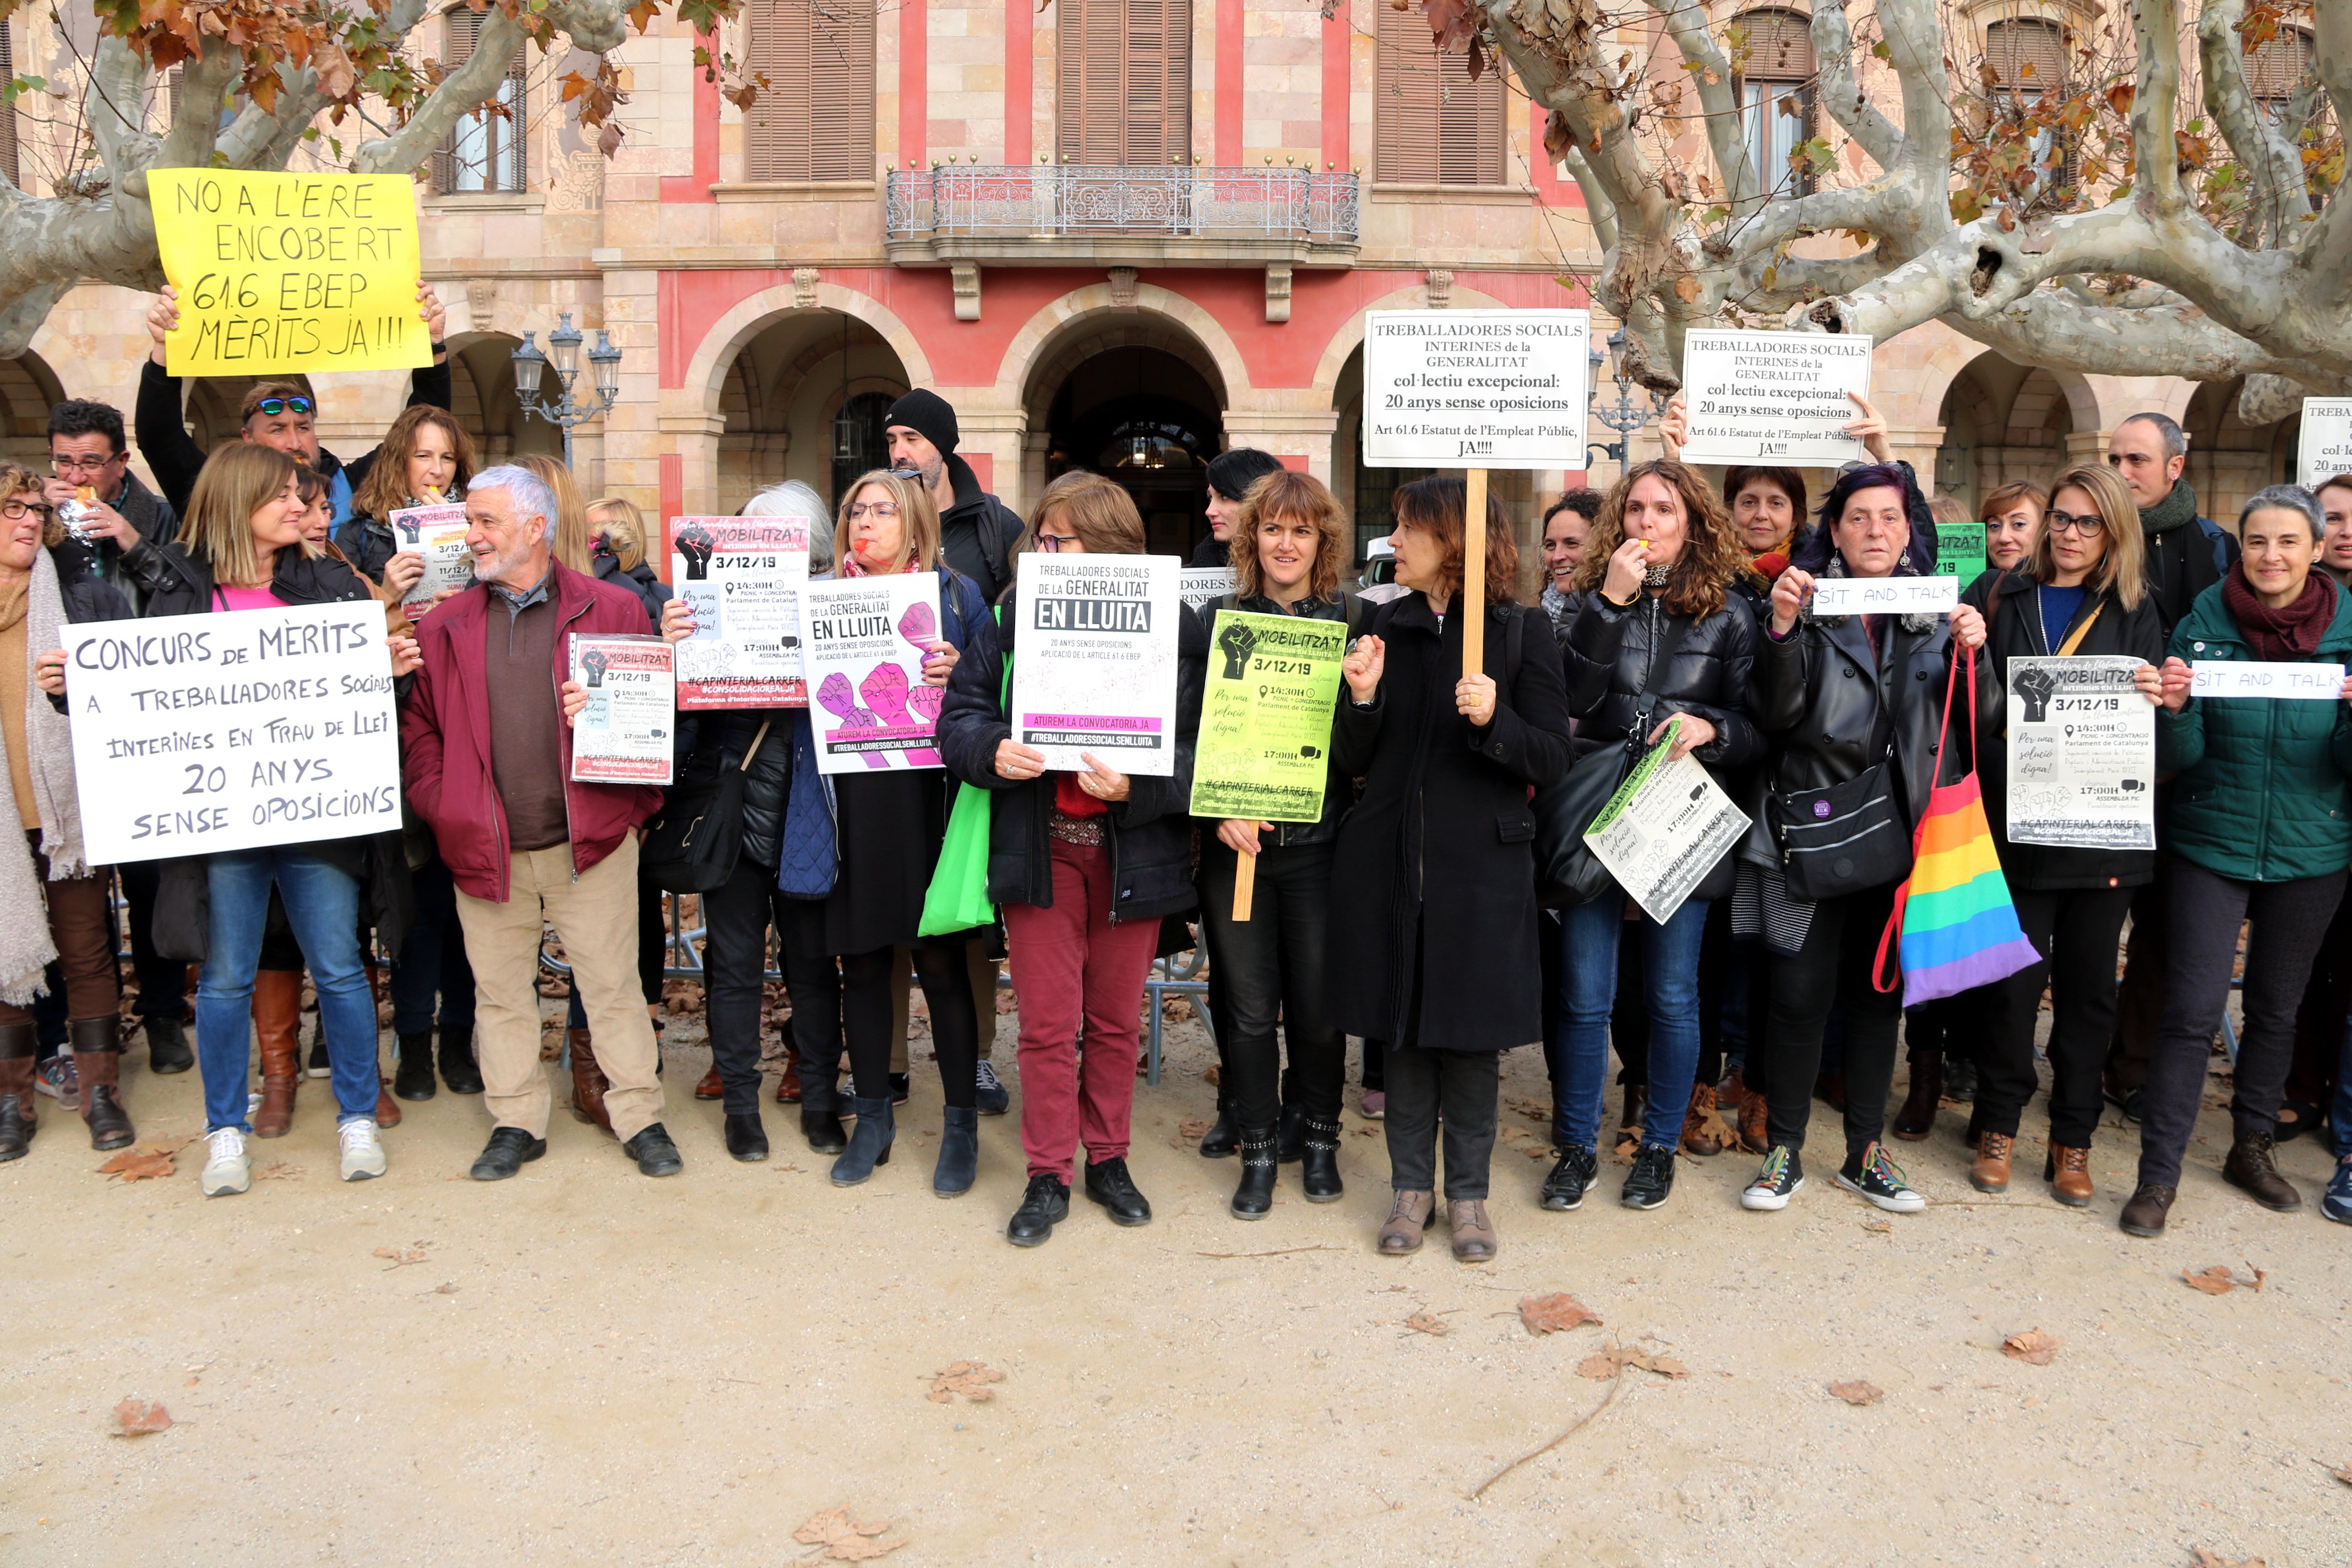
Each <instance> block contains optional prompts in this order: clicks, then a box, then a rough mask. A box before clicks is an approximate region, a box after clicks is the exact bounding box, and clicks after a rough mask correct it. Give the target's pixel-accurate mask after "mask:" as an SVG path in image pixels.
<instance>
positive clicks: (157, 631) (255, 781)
mask: <svg viewBox="0 0 2352 1568" xmlns="http://www.w3.org/2000/svg"><path fill="white" fill-rule="evenodd" d="M65 646H66V706H67V709H68V712H69V714H70V717H71V719H72V723H73V749H74V776H75V778H76V780H77V781H78V783H79V786H80V795H81V831H82V843H83V846H84V848H85V849H86V851H87V853H88V855H89V860H90V863H91V864H92V865H101V866H102V865H110V864H121V863H122V862H124V861H130V860H153V859H158V858H166V857H172V856H180V855H212V854H218V853H221V852H223V851H226V850H231V849H256V848H259V847H263V846H265V845H272V844H308V843H310V842H312V841H313V840H316V839H321V838H348V837H352V836H354V835H357V834H363V833H380V832H383V831H385V830H387V829H396V828H398V827H399V826H400V738H399V734H398V732H397V727H396V724H395V721H394V709H393V699H392V656H391V655H390V653H389V652H387V651H386V649H385V647H384V624H383V607H382V606H381V605H377V604H376V603H375V602H374V601H373V600H372V599H371V600H365V601H362V602H360V603H356V604H349V605H303V606H302V607H300V608H299V609H288V610H237V611H228V612H224V613H221V614H217V615H210V616H173V617H170V618H167V619H163V620H152V621H98V622H93V623H89V624H87V625H83V626H68V627H67V628H66V631H65Z"/></svg>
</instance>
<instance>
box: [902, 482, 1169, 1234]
mask: <svg viewBox="0 0 2352 1568" xmlns="http://www.w3.org/2000/svg"><path fill="white" fill-rule="evenodd" d="M1033 551H1042V552H1050V553H1058V554H1064V555H1137V556H1139V555H1141V554H1142V553H1143V552H1144V536H1143V519H1142V517H1141V515H1140V514H1139V513H1138V512H1137V511H1136V510H1135V502H1134V500H1132V499H1130V498H1129V495H1128V493H1127V492H1126V491H1125V490H1123V489H1119V488H1118V486H1117V485H1116V484H1113V483H1112V482H1111V481H1110V480H1108V479H1104V478H1103V477H1102V476H1101V475H1099V474H1087V473H1074V474H1065V475H1063V476H1062V477H1061V478H1060V479H1055V481H1054V482H1053V483H1052V484H1050V485H1048V486H1046V487H1045V494H1044V495H1042V496H1040V497H1039V498H1038V500H1037V506H1036V509H1035V510H1034V511H1032V512H1031V513H1030V514H1029V527H1028V529H1027V531H1025V532H1024V533H1023V534H1022V536H1021V543H1020V546H1019V551H1018V552H1017V553H1027V552H1033ZM997 608H998V612H999V615H1000V616H1001V617H1002V619H1001V624H1000V626H999V629H998V633H997V636H996V637H989V638H982V639H975V640H974V642H973V644H972V646H971V658H966V659H964V660H963V661H962V662H961V663H960V664H958V665H957V666H956V671H955V676H954V679H953V680H952V682H951V683H950V686H949V688H948V701H947V708H946V710H945V711H944V712H942V713H941V714H940V752H941V753H942V754H943V755H944V756H945V757H946V758H947V764H948V767H949V769H950V771H951V772H952V773H954V774H955V775H956V776H957V777H958V778H960V779H961V780H962V781H963V782H964V783H965V784H978V785H980V786H981V787H982V788H984V789H989V790H992V791H994V792H996V793H995V794H994V795H992V796H991V797H990V802H989V804H990V806H991V808H992V809H991V811H990V815H989V856H988V896H989V897H990V898H992V899H993V900H996V902H997V905H998V907H999V909H1000V910H1002V912H1003V917H1004V931H1005V945H1006V949H1007V954H1008V956H1009V958H1010V959H1011V962H1012V968H1013V988H1014V990H1015V991H1016V992H1018V994H1020V997H1021V1042H1020V1050H1021V1091H1022V1092H1021V1143H1022V1147H1023V1149H1024V1152H1026V1154H1027V1156H1028V1161H1029V1186H1028V1190H1027V1191H1026V1192H1025V1193H1024V1194H1023V1195H1022V1199H1021V1206H1020V1208H1019V1209H1017V1210H1015V1211H1014V1213H1013V1219H1012V1221H1011V1223H1010V1224H1008V1225H1007V1226H1005V1233H1004V1234H1005V1238H1006V1239H1007V1240H1009V1241H1011V1242H1012V1243H1013V1245H1014V1246H1015V1247H1036V1246H1040V1245H1042V1244H1043V1243H1044V1242H1045V1240H1046V1239H1047V1238H1048V1237H1051V1236H1052V1235H1053V1234H1054V1226H1056V1225H1057V1224H1059V1223H1060V1222H1061V1221H1063V1220H1065V1219H1067V1218H1068V1217H1069V1214H1070V1177H1071V1175H1072V1174H1073V1166H1074V1163H1075V1162H1074V1160H1073V1158H1072V1154H1073V1151H1074V1150H1075V1149H1076V1147H1077V1146H1078V1145H1079V1144H1081V1143H1083V1144H1084V1146H1085V1149H1086V1154H1087V1168H1086V1192H1087V1197H1089V1198H1091V1199H1092V1200H1094V1201H1095V1202H1096V1203H1097V1204H1100V1205H1102V1206H1103V1207H1104V1208H1105V1209H1107V1210H1108V1211H1109V1214H1110V1217H1111V1221H1112V1223H1114V1224H1116V1225H1127V1226H1136V1225H1149V1224H1150V1222H1151V1205H1150V1203H1149V1202H1148V1201H1147V1200H1146V1199H1145V1198H1144V1195H1143V1194H1142V1193H1140V1192H1139V1191H1138V1190H1137V1189H1136V1185H1135V1182H1134V1179H1133V1178H1132V1177H1131V1176H1129V1174H1128V1170H1127V1149H1128V1127H1129V1114H1130V1112H1131V1111H1132V1110H1133V1109H1134V1103H1135V1056H1136V1047H1137V1044H1138V1037H1139V1035H1140V1034H1141V1032H1142V1030H1141V1025H1140V1021H1139V1017H1138V1013H1139V1004H1140V1003H1141V1001H1142V999H1143V981H1144V976H1145V975H1146V974H1147V973H1149V972H1150V968H1151V960H1152V957H1153V954H1154V952H1156V950H1157V949H1158V947H1159V942H1160V920H1161V918H1162V917H1164V916H1167V915H1175V914H1182V913H1184V912H1185V911H1186V910H1190V909H1192V905H1193V901H1194V893H1193V886H1192V817H1190V816H1187V815H1186V814H1185V805H1186V804H1187V802H1188V801H1189V800H1190V798H1191V796H1192V737H1193V726H1194V724H1195V722H1196V721H1197V719H1198V716H1199V714H1200V711H1201V688H1202V674H1203V671H1204V669H1205V668H1206V665H1207V659H1208V637H1206V636H1205V635H1204V634H1203V632H1202V629H1201V621H1200V617H1199V616H1195V615H1194V614H1193V613H1192V610H1191V609H1190V608H1189V607H1188V606H1186V605H1183V604H1181V602H1179V603H1177V604H1176V605H1174V608H1175V610H1176V612H1177V628H1178V634H1177V655H1178V658H1177V674H1176V691H1175V701H1174V702H1173V704H1172V705H1171V706H1172V709H1173V711H1174V712H1175V714H1176V731H1175V734H1174V735H1173V737H1171V739H1172V741H1173V750H1174V764H1175V765H1174V768H1173V771H1172V772H1171V773H1168V774H1166V775H1164V776H1148V775H1144V774H1128V773H1120V772H1118V770H1117V769H1115V768H1112V767H1109V766H1108V765H1107V764H1105V763H1101V762H1100V761H1097V760H1092V759H1089V760H1090V762H1091V765H1090V766H1089V767H1088V769H1087V771H1086V772H1085V773H1059V772H1055V773H1049V772H1048V771H1047V770H1046V767H1045V753H1044V752H1040V751H1038V750H1037V749H1036V748H1035V747H1034V746H1026V745H1023V744H1022V743H1021V742H1017V741H1015V740H1014V739H1013V725H1012V721H1011V716H1010V714H1009V712H1008V711H1007V701H1008V699H1007V693H1006V688H1007V686H1008V685H1009V683H1010V670H1009V666H1010V664H1011V662H1012V660H1013V658H1014V657H1015V653H1014V645H1015V641H1016V628H1017V627H1018V626H1019V625H1020V590H1019V589H1018V587H1017V586H1016V587H1014V588H1013V589H1008V590H1007V591H1006V592H1005V594H1004V595H1003V597H1002V598H1001V599H1000V600H998V602H997ZM1081 1028H1083V1029H1084V1030H1085V1032H1086V1056H1085V1062H1084V1068H1083V1076H1081V1067H1080V1062H1079V1058H1078V1047H1077V1040H1078V1033H1079V1030H1080V1029H1081Z"/></svg>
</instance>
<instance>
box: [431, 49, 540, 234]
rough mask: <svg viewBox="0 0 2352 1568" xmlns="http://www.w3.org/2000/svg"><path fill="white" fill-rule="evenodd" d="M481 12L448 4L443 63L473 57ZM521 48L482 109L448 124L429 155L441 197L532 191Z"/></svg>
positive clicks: (526, 72) (526, 70) (456, 63)
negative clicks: (431, 158)
mask: <svg viewBox="0 0 2352 1568" xmlns="http://www.w3.org/2000/svg"><path fill="white" fill-rule="evenodd" d="M484 15H485V13H483V12H480V11H476V10H474V9H472V8H471V7H469V6H465V5H458V6H454V7H452V8H451V9H450V10H449V11H447V12H446V13H445V14H444V16H442V18H441V20H442V24H443V26H446V27H447V29H448V35H447V37H446V39H445V40H444V42H443V47H442V56H441V63H442V65H443V66H444V67H445V68H447V69H449V70H453V71H454V70H456V69H457V68H458V67H459V66H462V65H464V64H465V63H466V62H467V60H469V59H471V58H474V46H475V44H476V43H477V42H478V41H479V40H480V38H481V36H482V17H483V16H484ZM523 49H524V46H522V45H521V44H517V45H516V46H515V52H514V58H512V59H511V60H509V61H508V62H507V74H506V76H505V78H504V79H502V80H500V81H499V86H498V90H497V91H496V92H495V93H493V94H492V95H491V96H490V99H489V100H488V102H486V103H485V104H483V105H482V107H481V108H479V109H478V110H474V111H473V112H472V113H471V114H468V115H467V116H466V117H465V118H464V119H462V120H460V121H457V124H456V125H455V126H453V127H451V128H450V132H449V134H448V137H447V138H446V140H445V141H444V142H442V143H441V147H440V150H439V151H438V152H436V153H434V154H433V188H434V189H435V190H436V191H437V192H439V193H440V194H442V195H454V194H457V193H459V192H481V191H503V192H521V191H527V190H529V189H530V161H529V155H528V153H527V151H526V148H527V144H528V142H529V137H528V136H527V135H526V134H525V132H526V130H527V128H528V119H529V115H528V108H527V105H526V101H525V89H526V88H527V86H528V76H529V70H530V67H529V65H528V63H527V62H526V60H525V59H524V58H523Z"/></svg>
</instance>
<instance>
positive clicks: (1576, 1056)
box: [1541, 461, 1764, 1209]
mask: <svg viewBox="0 0 2352 1568" xmlns="http://www.w3.org/2000/svg"><path fill="white" fill-rule="evenodd" d="M1751 574H1752V569H1751V568H1750V566H1749V565H1748V552H1747V549H1746V547H1745V546H1744V545H1743V543H1742V542H1741V541H1740V538H1739V536H1738V534H1737V533H1736V532H1734V531H1733V530H1732V527H1731V520H1730V517H1729V516H1728V514H1727V513H1726V512H1725V510H1724V509H1723V505H1722V503H1721V502H1720V501H1719V500H1717V499H1716V493H1715V490H1714V489H1713V488H1712V487H1711V486H1709V485H1708V484H1707V482H1706V480H1705V479H1703V478H1701V477H1700V475H1699V474H1698V472H1697V470H1696V469H1694V468H1685V466H1683V465H1682V464H1681V463H1677V462H1668V461H1656V462H1648V463H1643V464H1641V465H1639V466H1638V467H1636V468H1633V470H1632V471H1631V472H1629V473H1628V474H1626V476H1625V477H1624V478H1623V479H1620V480H1618V481H1617V483H1616V485H1615V486H1613V487H1612V489H1610V491H1609V494H1608V497H1607V498H1606V499H1605V500H1602V502H1601V515H1600V517H1599V518H1598V519H1597V520H1596V521H1595V522H1594V524H1593V529H1592V538H1591V543H1590V545H1589V546H1588V548H1587V550H1586V552H1585V557H1584V561H1583V563H1582V564H1581V565H1580V566H1579V567H1578V568H1577V574H1576V579H1575V583H1576V591H1575V593H1574V594H1573V595H1571V596H1570V604H1569V606H1568V613H1567V614H1566V616H1564V617H1563V618H1564V620H1565V623H1566V625H1567V628H1568V630H1567V634H1566V636H1565V637H1562V638H1561V646H1562V647H1563V649H1564V652H1565V656H1566V663H1567V668H1566V679H1567V684H1568V711H1569V715H1570V718H1572V719H1573V720H1575V721H1576V724H1577V731H1576V747H1577V751H1578V752H1579V753H1580V754H1589V753H1591V752H1598V751H1601V750H1604V749H1608V748H1618V747H1628V746H1630V747H1633V748H1634V749H1636V750H1639V749H1641V748H1644V747H1648V746H1654V745H1657V744H1659V743H1661V742H1664V740H1665V738H1666V735H1667V732H1668V730H1669V727H1675V730H1674V741H1673V752H1672V754H1673V755H1675V756H1677V757H1680V756H1696V758H1697V759H1698V762H1699V763H1700V765H1702V766H1703V767H1705V768H1706V769H1707V771H1708V772H1709V773H1711V774H1713V775H1715V777H1716V778H1717V782H1718V783H1723V782H1726V781H1727V779H1729V778H1730V777H1731V775H1733V774H1735V773H1737V772H1738V770H1740V769H1743V768H1745V767H1746V766H1748V764H1749V763H1752V762H1754V761H1756V760H1757V759H1759V757H1761V756H1762V755H1763V753H1764V742H1763V738H1762V736H1761V735H1760V734H1759V732H1758V731H1757V728H1756V724H1755V721H1754V720H1753V719H1752V718H1751V717H1750V714H1749V708H1750V692H1749V678H1750V675H1751V673H1752V671H1753V668H1754V666H1755V662H1756V657H1757V635H1756V622H1755V617H1754V616H1752V615H1751V614H1750V613H1749V611H1748V602H1747V600H1746V599H1745V598H1743V597H1742V596H1741V595H1738V594H1735V593H1733V592H1732V588H1733V586H1734V584H1736V583H1738V581H1740V580H1741V579H1742V578H1744V577H1748V576H1749V575H1751ZM1732 870H1733V858H1732V857H1731V856H1730V855H1728V854H1727V855H1725V856H1724V857H1723V858H1722V859H1721V860H1719V861H1718V862H1717V864H1716V865H1715V866H1714V867H1713V868H1710V869H1709V870H1708V872H1707V874H1706V878H1705V879H1703V880H1702V881H1701V882H1700V883H1699V885H1698V887H1697V888H1696V889H1695V890H1694V891H1693V892H1692V894H1691V896H1690V897H1689V898H1687V899H1685V900H1683V902H1682V904H1681V906H1680V907H1679V908H1677V909H1676V910H1675V912H1674V915H1673V917H1672V918H1671V919H1669V920H1667V921H1665V922H1664V924H1660V923H1659V922H1658V921H1654V920H1652V919H1651V918H1650V917H1649V916H1648V915H1646V914H1644V915H1643V916H1642V917H1641V921H1640V925H1639V928H1638V929H1639V931H1640V932H1641V937H1642V963H1641V971H1640V973H1641V974H1642V978H1643V991H1644V1002H1645V1004H1646V1006H1645V1011H1646V1014H1647V1016H1648V1020H1649V1053H1648V1058H1649V1059H1648V1072H1647V1083H1648V1110H1646V1112H1645V1113H1644V1116H1643V1127H1642V1134H1641V1141H1640V1143H1639V1145H1638V1146H1637V1147H1636V1149H1635V1150H1634V1153H1633V1170H1632V1171H1631V1172H1630V1173H1628V1174H1627V1176H1626V1178H1625V1187H1624V1191H1623V1193H1622V1194H1621V1198H1622V1202H1623V1203H1624V1205H1626V1206H1627V1207H1629V1208H1643V1209H1651V1208H1656V1207H1658V1206H1659V1205H1661V1204H1663V1203H1664V1202H1665V1201H1666V1197H1667V1195H1668V1194H1670V1193H1671V1192H1673V1190H1674V1181H1675V1145H1676V1144H1677V1142H1679V1141H1680V1139H1681V1137H1682V1133H1683V1121H1684V1113H1685V1110H1687V1109H1688V1107H1689V1102H1690V1098H1691V1090H1692V1084H1693V1081H1694V1075H1695V1074H1696V1069H1697V1066H1698V1058H1699V998H1698V977H1699V948H1700V943H1701V942H1702V940H1703V939H1704V937H1705V935H1706V917H1707V909H1708V907H1709V905H1710V904H1712V903H1713V902H1714V901H1715V900H1717V899H1721V898H1725V897H1727V896H1729V894H1730V892H1731V881H1732ZM1628 912H1629V911H1628V909H1627V901H1626V898H1625V894H1624V891H1623V889H1620V888H1619V887H1617V885H1616V884H1615V883H1614V882H1613V881H1612V882H1611V883H1610V885H1609V886H1608V888H1607V889H1605V890H1604V891H1603V892H1602V893H1601V896H1600V897H1599V898H1597V899H1594V900H1592V901H1591V902H1590V903H1585V904H1577V905H1572V906H1570V908H1568V909H1566V910H1562V911H1561V912H1560V927H1561V942H1562V943H1563V947H1562V962H1561V965H1560V970H1561V974H1562V976H1563V984H1562V995H1561V998H1560V1036H1561V1044H1560V1055H1561V1057H1562V1058H1563V1059H1562V1061H1561V1064H1560V1070H1559V1071H1558V1072H1556V1073H1555V1074H1554V1079H1553V1081H1554V1083H1555V1084H1556V1085H1557V1086H1558V1088H1557V1090H1556V1092H1557V1095H1558V1103H1557V1105H1556V1106H1555V1109H1554V1112H1553V1121H1554V1122H1555V1128H1554V1136H1555V1138H1556V1140H1557V1141H1558V1142H1559V1148H1560V1155H1559V1161H1558V1163H1556V1164H1555V1165H1554V1166H1553V1169H1552V1173H1551V1174H1550V1176H1549V1177H1548V1178H1546V1180H1545V1182H1544V1185H1543V1194H1542V1200H1541V1201H1542V1203H1543V1206H1544V1207H1546V1208H1549V1209H1573V1208H1577V1207H1579V1206H1580V1205H1582V1204H1583V1202H1584V1194H1585V1189H1586V1188H1587V1187H1589V1186H1590V1185H1591V1183H1592V1181H1593V1179H1594V1177H1595V1176H1596V1175H1597V1174H1598V1173H1599V1171H1600V1155H1599V1152H1598V1151H1599V1145H1600V1128H1601V1089H1602V1085H1603V1082H1604V1080H1605V1079H1606V1076H1607V1072H1608V1067H1609V1019H1610V1014H1611V1012H1612V1009H1613V1008H1614V1007H1615V1005H1616V1001H1617V979H1618V963H1617V948H1618V943H1619V942H1620V941H1621V940H1622V936H1623V933H1624V931H1626V929H1627V925H1628V921H1627V919H1626V916H1627V914H1628Z"/></svg>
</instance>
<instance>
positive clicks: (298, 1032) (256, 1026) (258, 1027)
mask: <svg viewBox="0 0 2352 1568" xmlns="http://www.w3.org/2000/svg"><path fill="white" fill-rule="evenodd" d="M253 1032H254V1034H255V1035H256V1036H257V1037H259V1038H260V1041H261V1109H260V1110H257V1111H255V1112H254V1113H253V1135H254V1136H255V1137H256V1138H283V1137H285V1136H286V1133H287V1131H288V1130H289V1128H291V1127H292V1126H293V1125H294V1091H295V1090H296V1089H299V1088H300V1087H301V1084H302V972H301V971H300V970H299V969H261V970H256V971H255V972H254V976H253Z"/></svg>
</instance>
